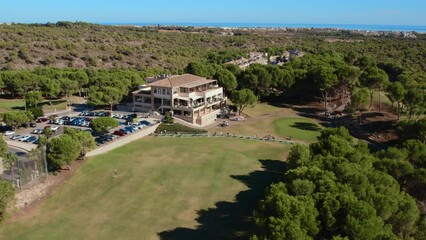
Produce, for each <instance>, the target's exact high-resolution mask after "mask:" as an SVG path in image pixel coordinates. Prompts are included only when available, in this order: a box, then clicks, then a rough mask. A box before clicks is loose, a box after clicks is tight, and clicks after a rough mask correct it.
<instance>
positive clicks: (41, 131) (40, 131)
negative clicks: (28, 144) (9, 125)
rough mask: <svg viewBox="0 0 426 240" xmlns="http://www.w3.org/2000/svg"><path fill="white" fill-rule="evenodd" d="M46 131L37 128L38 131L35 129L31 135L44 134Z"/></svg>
mask: <svg viewBox="0 0 426 240" xmlns="http://www.w3.org/2000/svg"><path fill="white" fill-rule="evenodd" d="M43 132H44V131H43V129H40V128H36V129H34V130H33V131H32V132H31V133H34V134H42V133H43Z"/></svg>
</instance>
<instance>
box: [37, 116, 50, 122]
mask: <svg viewBox="0 0 426 240" xmlns="http://www.w3.org/2000/svg"><path fill="white" fill-rule="evenodd" d="M47 121H49V119H48V118H45V117H40V118H37V120H36V122H37V123H42V122H47Z"/></svg>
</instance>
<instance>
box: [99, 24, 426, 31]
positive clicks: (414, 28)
mask: <svg viewBox="0 0 426 240" xmlns="http://www.w3.org/2000/svg"><path fill="white" fill-rule="evenodd" d="M98 24H101V25H114V26H117V25H118V26H125V25H132V26H141V27H146V26H158V25H160V26H181V27H218V28H320V29H340V30H360V31H390V32H419V33H426V26H412V25H367V24H304V23H300V24H295V23H190V22H188V23H184V22H182V23H131V22H128V23H113V22H103V23H98Z"/></svg>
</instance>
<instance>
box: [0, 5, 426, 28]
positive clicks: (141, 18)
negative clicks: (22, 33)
mask: <svg viewBox="0 0 426 240" xmlns="http://www.w3.org/2000/svg"><path fill="white" fill-rule="evenodd" d="M59 20H69V21H86V22H97V23H101V22H114V23H120V22H121V23H136V22H149V23H166V22H209V23H318V24H378V25H419V26H425V25H426V0H208V1H207V0H114V1H113V0H68V1H63V0H0V22H22V23H33V22H39V23H40V22H41V23H45V22H56V21H59Z"/></svg>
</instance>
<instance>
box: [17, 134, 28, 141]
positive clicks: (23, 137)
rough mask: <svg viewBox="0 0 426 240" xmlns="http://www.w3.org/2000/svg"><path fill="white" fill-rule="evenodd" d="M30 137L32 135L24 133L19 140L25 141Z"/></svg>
mask: <svg viewBox="0 0 426 240" xmlns="http://www.w3.org/2000/svg"><path fill="white" fill-rule="evenodd" d="M30 137H31V135H24V136H21V137H20V138H19V139H18V140H19V141H21V142H23V141H25V140H27V139H28V138H30Z"/></svg>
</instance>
